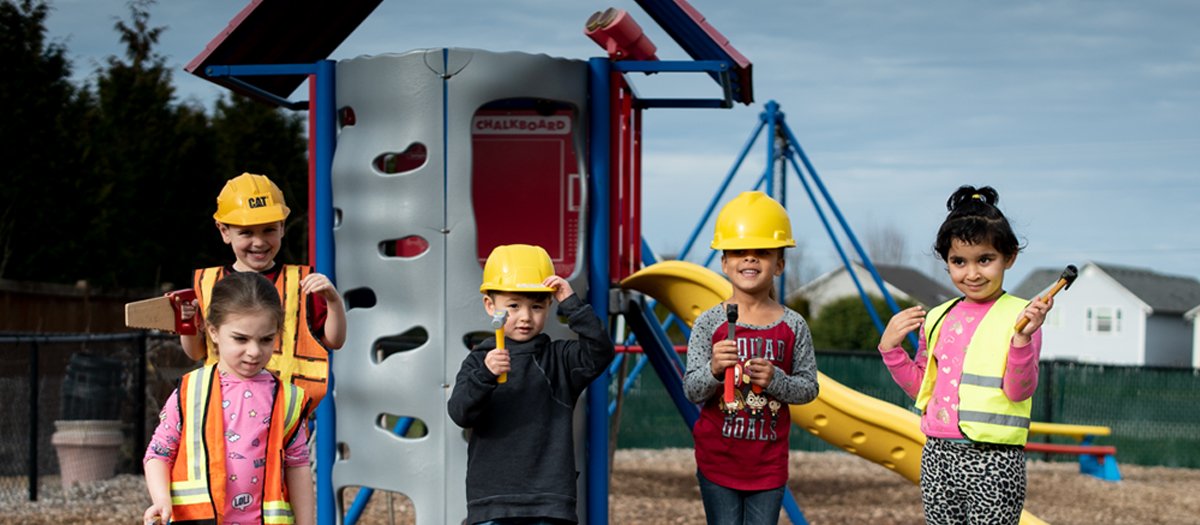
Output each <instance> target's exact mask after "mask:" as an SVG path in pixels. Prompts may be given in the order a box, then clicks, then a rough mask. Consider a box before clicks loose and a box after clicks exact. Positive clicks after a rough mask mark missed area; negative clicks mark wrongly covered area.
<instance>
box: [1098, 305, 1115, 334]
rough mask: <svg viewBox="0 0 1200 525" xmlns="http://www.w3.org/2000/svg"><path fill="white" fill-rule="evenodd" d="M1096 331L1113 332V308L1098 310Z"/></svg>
mask: <svg viewBox="0 0 1200 525" xmlns="http://www.w3.org/2000/svg"><path fill="white" fill-rule="evenodd" d="M1096 331H1097V332H1111V331H1113V311H1112V308H1107V307H1103V308H1097V309H1096Z"/></svg>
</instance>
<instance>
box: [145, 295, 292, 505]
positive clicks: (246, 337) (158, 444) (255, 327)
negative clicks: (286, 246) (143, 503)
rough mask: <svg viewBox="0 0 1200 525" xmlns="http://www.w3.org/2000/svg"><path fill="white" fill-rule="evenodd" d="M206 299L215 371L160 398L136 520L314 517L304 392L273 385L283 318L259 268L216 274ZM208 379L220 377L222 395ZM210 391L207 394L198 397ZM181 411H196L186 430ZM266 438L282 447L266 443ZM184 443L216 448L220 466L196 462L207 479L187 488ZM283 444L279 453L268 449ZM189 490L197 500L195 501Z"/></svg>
mask: <svg viewBox="0 0 1200 525" xmlns="http://www.w3.org/2000/svg"><path fill="white" fill-rule="evenodd" d="M212 297H213V299H212V302H211V304H210V305H209V307H208V312H207V314H208V315H206V316H205V318H206V319H207V320H208V324H207V326H206V327H205V328H206V329H207V330H208V332H209V333H208V335H209V336H210V337H211V338H212V340H213V341H214V342H215V343H217V353H218V363H217V365H216V367H215V377H213V372H214V370H213V368H212V367H206V368H205V369H201V370H197V371H194V372H191V373H189V374H188V375H187V376H185V380H187V381H188V382H185V383H184V384H187V385H195V386H196V387H195V388H193V387H190V386H189V387H187V392H182V393H181V392H180V389H176V390H175V392H173V393H172V394H171V397H170V398H169V399H167V402H166V404H165V405H164V409H163V411H162V414H161V415H160V420H161V422H160V423H159V425H158V428H157V429H155V431H154V436H153V437H152V438H151V441H150V444H149V446H148V447H147V449H146V455H145V457H144V459H143V464H144V469H145V472H146V487H147V489H148V490H149V492H150V498H151V501H152V504H151V505H150V507H149V508H147V509H146V512H145V514H144V516H143V518H144V520H145V522H146V523H152V522H155V521H157V520H161V521H162V523H169V522H171V520H172V519H174V520H175V521H189V520H197V519H198V516H196V514H197V513H202V514H211V515H212V516H205V517H206V518H210V519H212V520H214V522H219V523H224V524H227V525H237V524H243V525H249V524H252V523H263V522H264V518H267V517H270V518H271V520H278V519H288V521H286V522H287V523H293V521H291V519H294V523H296V524H305V525H311V524H312V523H314V513H315V507H314V506H313V500H314V497H313V485H312V474H311V472H310V470H309V467H308V465H309V460H308V448H307V446H306V441H307V434H306V432H305V416H306V414H307V398H306V397H305V396H304V394H303V391H302V390H300V389H299V388H298V387H295V386H294V385H291V384H284V385H282V386H280V385H279V384H278V380H277V379H276V378H275V376H273V375H271V374H270V373H269V372H267V371H266V370H265V369H264V368H265V367H266V365H267V362H268V360H270V358H271V354H272V352H273V351H274V347H275V346H274V345H275V338H276V337H278V333H279V331H280V329H281V328H282V324H283V307H282V306H281V304H282V303H281V301H280V300H279V294H278V292H276V290H275V286H274V285H273V284H271V282H269V281H267V280H266V279H265V278H264V277H262V276H261V275H259V274H257V273H253V272H238V273H234V274H231V275H229V276H227V277H226V278H225V279H222V280H221V281H220V282H218V283H217V284H216V285H215V286H214V287H213V293H212ZM206 373H207V375H205V374H206ZM200 378H205V379H200ZM210 381H218V382H219V383H220V385H219V396H220V397H219V398H217V397H216V392H218V389H217V388H216V387H215V386H209V385H210V384H211V383H210ZM208 391H211V392H212V393H213V394H212V396H211V397H209V398H202V396H203V393H204V392H208ZM197 399H200V400H201V401H197ZM203 401H208V402H207V403H206V402H203ZM217 403H219V404H220V408H217V406H216V405H217ZM194 406H208V409H207V410H195V409H193V408H192V407H194ZM214 410H219V411H220V421H219V425H220V427H221V428H215V429H214V428H210V426H211V425H212V421H213V420H214V419H215V417H216V416H215V415H214V414H213V413H212V411H214ZM184 411H192V412H199V413H192V414H191V416H192V419H191V421H193V425H194V426H195V427H196V428H195V429H189V428H187V425H186V424H185V423H184V422H185V421H187V420H188V418H185V417H184V415H185V414H184V413H183V412H184ZM280 416H284V417H280ZM201 422H203V423H201ZM201 425H202V426H201ZM281 429H291V430H290V431H285V430H281ZM214 436H220V438H218V439H219V440H220V443H213V442H212V439H213V438H214ZM272 439H275V440H276V441H274V443H275V444H277V445H278V446H281V447H282V450H281V451H280V450H279V449H275V450H272V448H273V447H272V446H271V443H272ZM188 445H191V446H190V447H189V446H188ZM181 449H190V450H189V451H188V452H187V453H190V454H198V453H200V452H194V451H196V450H198V449H203V451H204V453H208V454H214V455H215V454H216V453H217V451H220V453H221V455H223V456H224V468H223V469H220V470H219V471H214V469H216V468H217V467H207V468H206V467H202V466H196V467H195V468H197V469H200V471H201V472H200V473H199V475H198V476H195V477H198V478H199V479H204V480H206V481H205V482H204V484H203V486H202V487H201V488H198V489H192V490H190V491H189V488H190V487H187V486H183V484H181V481H185V480H181V479H177V478H178V477H179V476H178V474H179V469H177V468H176V465H175V463H176V460H177V459H179V460H180V461H184V459H183V458H181V457H180V456H181V454H184V452H182V451H181ZM280 452H282V458H277V457H272V455H274V454H279V453H280ZM189 463H190V462H189ZM188 470H189V469H188V468H184V469H183V471H184V472H187V471H188ZM281 471H282V472H281ZM281 485H282V486H281ZM189 497H190V498H191V499H187V498H189ZM196 497H200V498H201V499H203V500H204V501H203V502H195V501H192V500H194V499H195V498H196ZM216 499H223V501H213V500H216ZM280 502H284V503H280ZM198 503H199V504H198ZM264 503H266V506H267V511H266V512H264ZM196 509H200V510H196ZM210 509H211V510H210ZM268 515H269V516H268ZM289 518H290V519H289ZM271 520H267V522H268V523H269V522H271ZM281 523H282V522H281Z"/></svg>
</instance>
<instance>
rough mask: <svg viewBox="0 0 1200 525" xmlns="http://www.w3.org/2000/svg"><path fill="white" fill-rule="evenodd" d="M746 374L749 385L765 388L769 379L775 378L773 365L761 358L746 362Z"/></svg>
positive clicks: (769, 381) (769, 382)
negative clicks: (748, 378) (748, 377)
mask: <svg viewBox="0 0 1200 525" xmlns="http://www.w3.org/2000/svg"><path fill="white" fill-rule="evenodd" d="M745 371H746V374H747V375H749V376H750V384H753V385H758V386H761V387H763V388H767V385H769V384H771V379H774V378H775V365H773V364H771V362H770V361H767V360H766V359H763V358H761V357H755V358H754V359H751V360H749V361H746V368H745Z"/></svg>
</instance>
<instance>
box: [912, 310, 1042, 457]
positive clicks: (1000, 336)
mask: <svg viewBox="0 0 1200 525" xmlns="http://www.w3.org/2000/svg"><path fill="white" fill-rule="evenodd" d="M958 301H959V300H958V299H956V300H952V301H947V302H945V303H942V304H941V305H939V306H937V307H936V308H933V309H932V310H930V311H929V313H928V314H926V315H925V326H928V327H932V329H931V330H929V331H927V332H926V334H925V348H926V349H928V351H927V353H928V354H929V361H928V362H927V364H926V366H925V378H924V380H923V381H922V383H921V390H920V391H918V392H917V402H916V406H917V408H918V409H920V410H921V411H922V412H924V411H925V407H926V405H928V404H929V398H930V397H932V396H933V386H934V383H935V382H936V381H937V368H938V365H937V358H936V356H937V352H936V351H935V348H934V343H935V342H936V341H938V334H939V333H941V328H942V327H941V320H942V317H944V316H945V314H946V311H947V310H949V309H950V307H952V306H954V304H955V303H957V302H958ZM1028 304H1029V301H1027V300H1025V299H1021V298H1019V297H1015V296H1012V295H1009V294H1007V293H1006V294H1003V295H1001V296H1000V298H999V299H996V304H994V305H992V307H991V309H989V310H988V312H987V314H986V315H984V317H983V319H982V320H980V321H979V327H978V328H976V329H975V335H973V336H972V337H971V342H970V343H967V350H966V357H965V358H964V360H963V370H962V377H961V378H960V379H959V386H958V398H959V400H958V427H959V429H960V430H962V433H963V435H965V436H967V437H968V438H970V439H971V440H973V441H979V442H984V443H998V444H1005V445H1024V444H1025V441H1026V439H1027V438H1028V437H1029V414H1030V411H1031V409H1032V406H1033V401H1032V399H1026V400H1024V401H1018V402H1013V401H1011V400H1009V399H1008V397H1007V396H1005V395H1004V390H1003V386H1004V371H1005V367H1006V366H1007V365H1008V349H1009V348H1010V347H1011V346H1012V336H1013V334H1014V333H1015V332H1014V330H1013V326H1014V325H1015V324H1016V322H1017V319H1018V317H1019V316H1020V315H1021V312H1022V311H1023V310H1024V309H1025V306H1026V305H1028Z"/></svg>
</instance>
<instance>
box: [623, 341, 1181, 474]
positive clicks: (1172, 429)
mask: <svg viewBox="0 0 1200 525" xmlns="http://www.w3.org/2000/svg"><path fill="white" fill-rule="evenodd" d="M817 367H818V369H820V370H821V372H824V373H825V374H826V375H828V376H829V377H832V378H833V379H835V380H837V381H838V382H840V383H842V384H844V385H846V386H848V387H850V388H853V389H855V390H858V391H859V392H862V393H864V394H867V395H870V396H873V397H876V398H879V399H882V400H884V401H888V402H890V403H893V404H896V405H899V406H901V407H904V408H911V406H912V401H911V400H910V399H909V398H908V396H907V395H905V394H904V392H903V391H902V390H900V388H899V387H898V386H896V384H895V383H894V382H893V381H892V378H891V376H890V375H889V374H888V371H887V369H886V368H885V367H884V366H883V363H882V361H881V360H880V359H879V357H878V355H877V354H875V353H865V352H862V353H860V352H836V353H835V352H819V353H817ZM1040 373H1041V378H1040V381H1039V385H1038V390H1037V393H1036V394H1034V399H1033V419H1034V420H1035V421H1044V422H1052V423H1068V424H1075V425H1099V426H1107V427H1110V428H1112V435H1111V436H1105V437H1101V438H1099V439H1097V441H1096V443H1097V444H1101V445H1114V446H1116V447H1117V460H1118V461H1119V462H1121V463H1131V464H1138V465H1163V466H1169V467H1188V468H1200V402H1197V401H1200V370H1194V369H1190V368H1143V367H1130V366H1108V365H1092V364H1082V363H1076V362H1066V361H1044V362H1042V363H1041V372H1040ZM1033 439H1036V440H1041V441H1050V442H1055V443H1073V441H1071V440H1070V439H1069V438H1057V437H1056V438H1053V439H1048V438H1047V437H1046V436H1035V437H1034V438H1033ZM618 446H619V447H621V448H667V447H691V446H692V438H691V433H690V431H689V429H688V428H687V427H686V425H685V424H684V422H683V418H682V417H680V416H679V414H678V412H677V411H676V410H675V406H674V404H673V403H672V402H671V400H670V399H669V398H668V397H667V393H666V390H665V389H664V388H663V386H662V383H661V382H660V381H659V379H658V377H657V376H656V375H655V374H654V372H653V370H652V369H651V368H650V367H646V369H645V370H644V371H643V373H642V374H641V375H640V376H639V378H638V379H637V380H636V382H635V384H634V386H633V388H632V389H631V390H630V391H629V393H628V394H627V395H626V396H625V398H624V399H623V405H622V412H621V421H620V434H619V436H618ZM791 446H792V449H793V450H806V451H828V450H835V449H836V447H833V446H831V445H829V444H827V443H825V442H824V441H821V440H820V439H818V438H815V437H813V436H812V435H810V434H808V433H807V432H804V431H802V430H800V429H799V428H796V427H793V428H792V432H791ZM1038 459H1046V460H1051V461H1076V459H1077V458H1076V457H1074V456H1066V455H1046V456H1043V455H1040V454H1039V455H1038Z"/></svg>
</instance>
